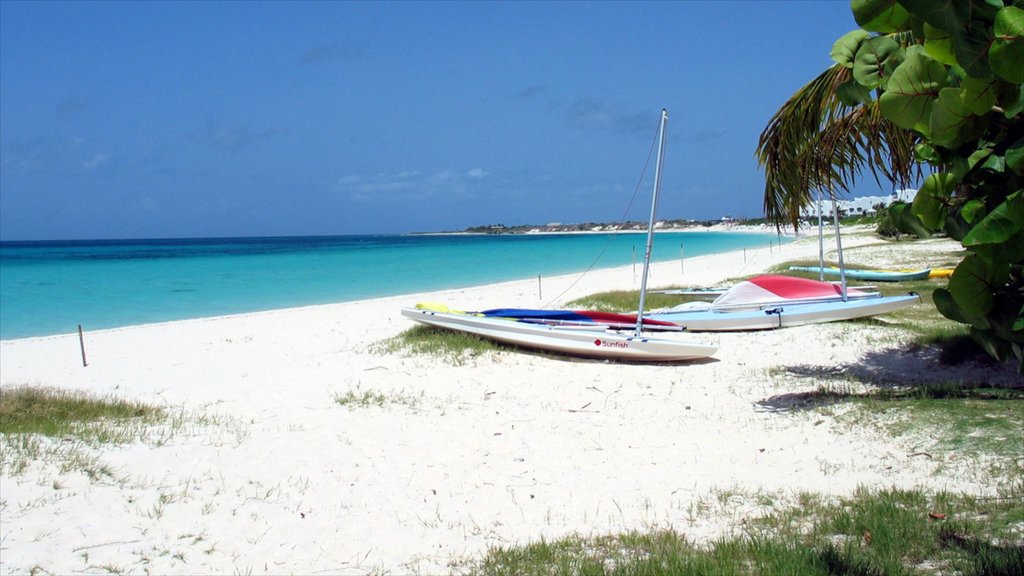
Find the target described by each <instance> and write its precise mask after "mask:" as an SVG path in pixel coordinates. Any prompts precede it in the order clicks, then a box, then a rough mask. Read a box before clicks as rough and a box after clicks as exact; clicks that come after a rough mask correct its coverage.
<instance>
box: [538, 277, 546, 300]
mask: <svg viewBox="0 0 1024 576" xmlns="http://www.w3.org/2000/svg"><path fill="white" fill-rule="evenodd" d="M543 299H544V291H543V289H542V288H541V285H540V274H537V300H543Z"/></svg>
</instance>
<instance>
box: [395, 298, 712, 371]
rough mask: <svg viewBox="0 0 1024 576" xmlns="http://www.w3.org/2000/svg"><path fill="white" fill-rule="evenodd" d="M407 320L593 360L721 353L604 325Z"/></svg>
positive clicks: (465, 317) (447, 317) (462, 317)
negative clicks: (616, 330)
mask: <svg viewBox="0 0 1024 576" xmlns="http://www.w3.org/2000/svg"><path fill="white" fill-rule="evenodd" d="M402 315H403V316H405V317H406V318H409V319H410V320H414V321H416V322H420V323H423V324H427V325H429V326H437V327H440V328H448V329H451V330H458V331H462V332H469V333H471V334H476V335H478V336H482V337H484V338H488V339H491V340H495V341H498V342H504V343H506V344H512V345H515V346H522V347H524V348H533V349H537V350H546V351H550V352H558V353H562V354H571V355H573V356H586V357H589V358H608V359H616V360H632V361H639V362H643V361H651V362H669V361H677V360H695V359H698V358H706V357H708V356H711V355H712V354H714V353H715V351H717V350H718V347H717V346H713V345H710V344H703V343H699V342H687V341H685V340H677V339H672V338H650V337H647V336H644V335H641V336H634V335H633V333H632V332H629V333H624V332H615V331H610V330H602V327H601V326H600V325H595V326H592V327H587V328H586V329H583V328H581V327H580V326H571V327H567V326H557V325H548V324H535V323H530V322H518V321H515V320H507V319H501V318H488V317H485V316H476V315H470V314H458V313H451V312H437V311H433V310H423V309H418V308H403V309H402Z"/></svg>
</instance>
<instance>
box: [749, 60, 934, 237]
mask: <svg viewBox="0 0 1024 576" xmlns="http://www.w3.org/2000/svg"><path fill="white" fill-rule="evenodd" d="M851 79H852V73H851V70H850V69H849V68H847V67H845V66H842V65H840V64H835V65H833V66H832V67H831V68H829V69H827V70H825V71H824V72H823V73H822V74H821V75H819V76H818V77H817V78H815V79H814V80H812V81H811V82H810V83H808V84H807V85H806V86H804V87H802V88H800V89H799V90H798V91H797V92H796V93H795V94H794V95H793V96H792V97H790V99H789V100H788V101H787V102H786V103H785V104H783V105H782V107H781V108H779V110H778V112H776V113H775V115H774V116H772V119H771V121H770V122H769V123H768V126H767V127H765V129H764V132H762V133H761V137H760V139H759V141H758V145H757V152H756V156H757V159H758V163H759V164H760V165H761V166H764V168H765V189H764V211H765V216H766V217H767V218H768V219H769V220H771V221H773V222H774V223H775V225H776V226H777V227H780V228H781V227H782V226H784V225H792V226H793V228H794V230H795V229H796V228H797V227H798V226H799V218H800V209H801V208H802V207H804V206H807V205H809V204H811V203H812V201H813V199H814V196H815V193H816V192H821V193H824V194H827V195H828V196H829V197H831V198H836V197H838V196H839V195H841V194H842V193H844V192H849V190H850V188H851V186H852V185H853V184H854V182H855V181H856V179H857V178H858V177H860V176H861V175H862V174H863V172H864V169H865V168H867V169H868V170H870V172H871V174H872V175H873V176H874V178H875V181H876V182H877V183H878V184H879V186H881V185H882V179H885V180H887V181H888V182H889V183H890V184H891V186H892V187H893V188H905V187H907V186H909V185H910V184H911V183H912V182H914V181H916V180H919V179H920V178H921V176H922V166H921V164H920V163H918V162H917V161H916V160H915V157H914V148H915V146H916V145H917V143H918V142H919V137H918V136H917V134H916V133H914V132H912V131H910V130H905V129H903V128H900V127H898V126H896V125H895V124H893V123H892V122H891V121H889V120H887V119H886V118H884V117H883V116H882V113H881V111H880V109H879V106H878V100H877V99H869V98H862V99H861V100H862V101H861V102H857V103H853V104H848V103H847V102H845V101H844V100H843V99H842V98H841V97H840V94H841V93H842V92H843V90H844V88H843V87H844V85H851V84H852V83H851V82H850V81H851Z"/></svg>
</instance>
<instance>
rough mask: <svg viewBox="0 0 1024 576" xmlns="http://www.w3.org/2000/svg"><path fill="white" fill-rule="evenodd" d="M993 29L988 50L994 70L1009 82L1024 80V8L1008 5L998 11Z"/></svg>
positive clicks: (1017, 82)
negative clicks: (993, 35)
mask: <svg viewBox="0 0 1024 576" xmlns="http://www.w3.org/2000/svg"><path fill="white" fill-rule="evenodd" d="M993 31H994V33H995V37H994V38H993V41H992V45H991V46H990V47H989V50H988V59H989V64H990V65H991V66H992V71H993V72H995V73H996V74H997V75H998V76H1000V77H1002V78H1005V79H1006V80H1007V81H1009V82H1013V83H1016V84H1019V83H1021V82H1024V10H1021V9H1020V8H1017V7H1016V6H1007V7H1006V8H1003V9H1002V10H1000V11H999V12H997V13H996V21H995V24H994V29H993Z"/></svg>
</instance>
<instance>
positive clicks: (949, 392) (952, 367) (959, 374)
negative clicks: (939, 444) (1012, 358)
mask: <svg viewBox="0 0 1024 576" xmlns="http://www.w3.org/2000/svg"><path fill="white" fill-rule="evenodd" d="M949 356H950V355H949V353H948V350H947V351H944V350H943V349H942V348H941V347H940V346H937V345H935V346H927V347H912V348H911V347H902V348H890V349H887V350H880V351H875V352H869V353H867V354H865V355H864V356H863V357H862V358H861V359H860V361H859V362H855V363H849V364H840V365H830V366H815V365H809V364H796V365H792V366H789V367H787V369H786V371H787V372H788V373H789V374H791V375H794V376H797V377H798V378H807V379H810V380H811V381H812V382H814V381H818V380H824V381H831V382H835V381H837V380H838V381H840V382H851V383H858V384H861V383H863V384H867V385H870V386H873V387H875V388H877V389H881V390H885V391H891V392H905V393H906V392H920V393H922V394H926V395H938V396H958V395H959V396H965V395H967V396H970V397H971V398H977V399H986V398H1000V399H1007V398H1014V399H1019V400H1024V377H1022V376H1021V375H1020V374H1017V367H1016V364H1015V362H1003V363H999V362H996V361H994V360H992V359H990V358H989V357H988V356H983V355H979V354H975V353H957V354H955V355H954V356H955V357H953V358H950V357H949ZM851 388H852V387H851ZM985 389H992V390H993V393H991V394H989V393H986V392H984V390H985ZM995 389H999V390H1001V391H1003V392H1004V393H1000V394H996V393H995ZM968 391H969V392H968ZM1005 392H1009V395H1007V394H1006V393H1005ZM863 395H864V394H863V392H854V391H852V390H843V389H842V388H841V387H838V388H837V387H834V386H833V387H831V388H824V387H823V388H821V389H818V390H815V391H811V392H796V393H790V394H779V395H777V396H772V397H770V398H766V399H764V400H762V401H760V402H758V403H757V404H758V405H759V407H760V408H762V409H765V410H772V411H791V410H804V409H809V408H814V407H820V406H823V405H829V404H836V403H838V402H842V401H844V400H847V399H849V398H854V397H862V396H863Z"/></svg>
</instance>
